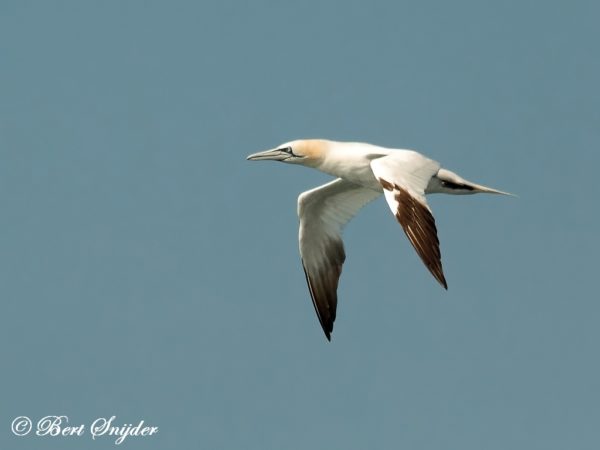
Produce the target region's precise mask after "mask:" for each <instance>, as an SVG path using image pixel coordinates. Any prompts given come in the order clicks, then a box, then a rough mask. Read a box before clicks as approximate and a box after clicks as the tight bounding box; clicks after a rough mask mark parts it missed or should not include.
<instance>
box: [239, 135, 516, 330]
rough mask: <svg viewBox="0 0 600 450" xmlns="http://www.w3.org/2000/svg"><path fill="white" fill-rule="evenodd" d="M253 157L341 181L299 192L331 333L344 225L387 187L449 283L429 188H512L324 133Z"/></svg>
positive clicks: (308, 255) (308, 258)
mask: <svg viewBox="0 0 600 450" xmlns="http://www.w3.org/2000/svg"><path fill="white" fill-rule="evenodd" d="M247 159H248V160H252V161H260V160H274V161H281V162H285V163H289V164H298V165H302V166H307V167H312V168H313V169H317V170H320V171H321V172H325V173H327V174H329V175H333V176H334V177H336V179H335V180H333V181H331V182H329V183H326V184H324V185H322V186H318V187H316V188H314V189H311V190H309V191H306V192H303V193H301V194H300V196H299V197H298V217H299V218H300V231H299V243H300V256H301V258H302V266H303V268H304V273H305V275H306V281H307V283H308V290H309V291H310V296H311V298H312V302H313V305H314V307H315V311H316V312H317V317H318V318H319V322H320V323H321V327H322V328H323V331H324V332H325V336H326V337H327V339H328V340H331V332H332V331H333V322H334V321H335V315H336V308H337V287H338V281H339V278H340V274H341V272H342V264H343V263H344V260H345V259H346V255H345V252H344V244H343V242H342V238H341V234H342V228H343V227H344V225H345V224H346V223H348V221H350V219H352V217H353V216H354V215H355V214H356V213H357V212H358V211H359V210H360V209H361V208H362V207H363V206H365V205H366V204H367V203H369V202H370V201H372V200H374V199H375V198H377V197H379V196H380V195H381V194H382V193H383V194H384V196H385V199H386V200H387V203H388V205H389V207H390V209H391V210H392V213H393V214H394V215H395V216H396V219H398V222H400V225H401V226H402V228H403V229H404V232H405V233H406V236H407V237H408V239H409V240H410V243H411V244H412V246H413V247H414V249H415V250H416V251H417V254H418V255H419V256H420V257H421V260H422V261H423V263H424V264H425V266H426V267H427V268H428V269H429V271H430V272H431V274H432V275H433V276H434V277H435V279H436V280H437V281H438V282H439V283H440V284H441V285H442V286H443V287H444V288H445V289H448V285H447V283H446V279H445V277H444V272H443V270H442V261H441V254H440V246H439V241H438V237H437V229H436V227H435V219H434V218H433V215H432V214H431V209H430V208H429V206H428V205H427V201H426V199H425V195H426V194H435V193H443V194H477V193H480V192H485V193H490V194H503V195H512V194H509V193H507V192H502V191H499V190H496V189H492V188H489V187H486V186H481V185H479V184H475V183H471V182H470V181H467V180H465V179H463V178H461V177H459V176H458V175H457V174H455V173H453V172H451V171H449V170H446V169H443V168H442V167H441V165H440V164H439V163H438V162H436V161H433V160H431V159H429V158H427V157H425V156H423V155H422V154H420V153H418V152H416V151H413V150H398V149H390V148H384V147H378V146H375V145H372V144H366V143H357V142H335V141H328V140H324V139H308V140H295V141H291V142H286V143H285V144H282V145H279V146H277V147H276V148H274V149H272V150H267V151H264V152H259V153H254V154H252V155H249V156H248V157H247Z"/></svg>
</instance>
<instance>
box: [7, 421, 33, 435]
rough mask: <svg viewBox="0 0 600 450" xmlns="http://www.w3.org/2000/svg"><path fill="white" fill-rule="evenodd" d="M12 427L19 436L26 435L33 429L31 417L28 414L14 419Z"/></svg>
mask: <svg viewBox="0 0 600 450" xmlns="http://www.w3.org/2000/svg"><path fill="white" fill-rule="evenodd" d="M10 429H11V430H12V432H13V433H14V434H15V435H17V436H25V435H26V434H28V433H29V432H30V431H31V419H30V418H29V417H26V416H19V417H17V418H15V420H13V421H12V424H11V425H10Z"/></svg>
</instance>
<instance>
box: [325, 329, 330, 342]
mask: <svg viewBox="0 0 600 450" xmlns="http://www.w3.org/2000/svg"><path fill="white" fill-rule="evenodd" d="M325 337H326V338H327V342H331V333H329V331H325Z"/></svg>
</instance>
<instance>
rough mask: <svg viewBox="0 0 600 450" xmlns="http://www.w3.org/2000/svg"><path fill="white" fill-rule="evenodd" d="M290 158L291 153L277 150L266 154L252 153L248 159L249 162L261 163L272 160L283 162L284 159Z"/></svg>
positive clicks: (265, 152) (268, 151)
mask: <svg viewBox="0 0 600 450" xmlns="http://www.w3.org/2000/svg"><path fill="white" fill-rule="evenodd" d="M289 157H290V155H289V153H286V152H284V151H283V150H279V149H277V148H276V149H273V150H267V151H264V152H258V153H252V154H251V155H248V156H247V157H246V159H247V160H248V161H260V160H267V159H271V160H273V161H283V160H284V159H288V158H289Z"/></svg>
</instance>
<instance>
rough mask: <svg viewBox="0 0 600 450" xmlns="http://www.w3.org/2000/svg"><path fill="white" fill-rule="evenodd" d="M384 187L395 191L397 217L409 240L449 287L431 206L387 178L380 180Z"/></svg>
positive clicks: (430, 269)
mask: <svg viewBox="0 0 600 450" xmlns="http://www.w3.org/2000/svg"><path fill="white" fill-rule="evenodd" d="M379 181H380V183H381V185H382V186H383V188H384V189H386V190H388V191H391V192H393V193H394V194H395V195H394V196H395V199H396V201H397V202H398V211H397V212H396V219H398V222H400V225H402V229H403V230H404V232H405V233H406V236H407V237H408V240H409V241H410V243H411V244H412V246H413V247H414V249H415V250H416V251H417V254H418V255H419V257H420V258H421V260H422V261H423V263H424V264H425V266H426V267H427V268H428V269H429V271H430V272H431V274H432V275H433V276H434V277H435V279H436V280H438V282H439V283H440V284H441V285H442V286H444V288H445V289H448V284H447V283H446V278H445V277H444V271H443V268H442V255H441V253H440V241H439V240H438V237H437V228H436V226H435V219H434V218H433V215H432V214H431V211H429V208H427V206H425V205H424V204H423V203H421V202H420V201H419V200H418V199H416V198H415V197H413V196H412V195H411V194H410V193H409V192H408V190H406V189H404V188H402V187H401V186H398V185H397V184H392V183H390V182H388V181H386V180H383V179H380V180H379Z"/></svg>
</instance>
